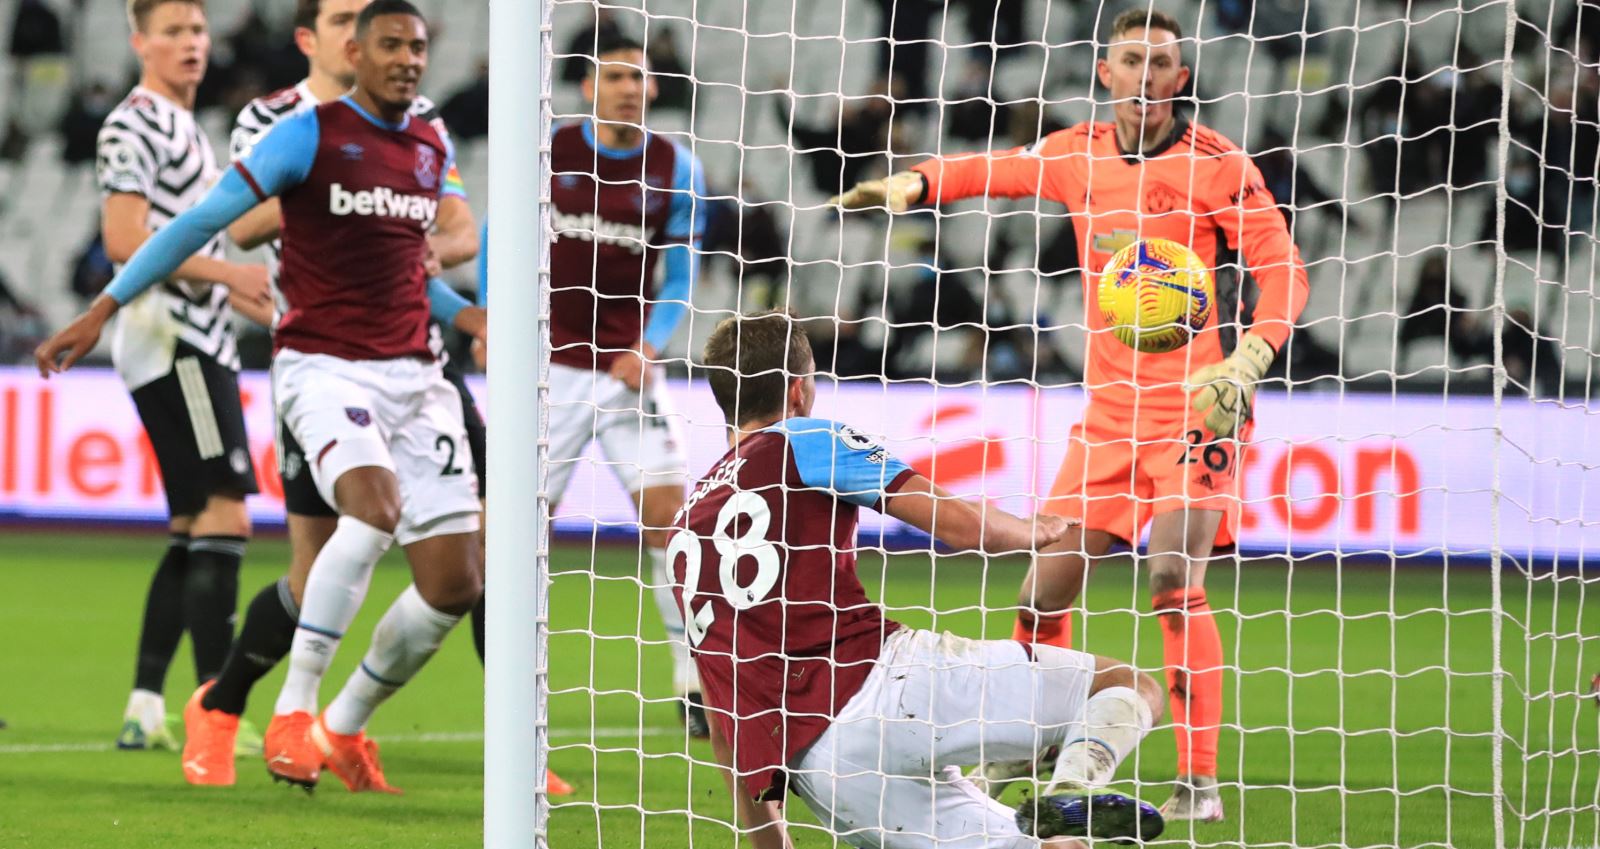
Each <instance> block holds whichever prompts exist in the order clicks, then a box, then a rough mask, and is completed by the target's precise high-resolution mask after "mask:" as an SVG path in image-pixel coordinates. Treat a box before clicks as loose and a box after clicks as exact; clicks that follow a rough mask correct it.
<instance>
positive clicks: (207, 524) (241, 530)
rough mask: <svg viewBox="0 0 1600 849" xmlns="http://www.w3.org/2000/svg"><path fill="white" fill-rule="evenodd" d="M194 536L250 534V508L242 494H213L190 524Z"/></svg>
mask: <svg viewBox="0 0 1600 849" xmlns="http://www.w3.org/2000/svg"><path fill="white" fill-rule="evenodd" d="M191 528H192V532H193V533H194V534H195V535H196V536H230V537H245V538H248V537H249V536H250V530H251V528H250V510H249V508H247V507H245V503H244V496H242V495H233V494H229V495H213V496H211V498H210V500H208V501H207V502H206V507H205V509H204V510H202V511H201V512H200V514H199V515H198V516H196V517H195V519H194V523H193V525H192V526H191Z"/></svg>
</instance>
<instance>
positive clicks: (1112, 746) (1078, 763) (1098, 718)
mask: <svg viewBox="0 0 1600 849" xmlns="http://www.w3.org/2000/svg"><path fill="white" fill-rule="evenodd" d="M1154 725H1155V717H1154V716H1152V715H1151V714H1150V705H1148V704H1146V703H1145V700H1144V699H1142V698H1140V697H1139V693H1138V691H1137V690H1134V689H1133V688H1132V687H1107V688H1106V689H1104V690H1101V691H1099V692H1097V693H1095V694H1094V695H1092V696H1090V697H1089V701H1088V703H1087V704H1085V705H1084V708H1083V725H1082V726H1080V730H1081V734H1079V735H1077V736H1076V737H1074V738H1073V739H1069V740H1067V741H1066V742H1065V743H1063V744H1062V746H1061V756H1060V757H1059V758H1057V759H1056V767H1055V774H1054V776H1053V777H1052V780H1051V784H1050V788H1049V789H1048V790H1046V791H1045V795H1049V794H1051V793H1055V792H1058V791H1059V790H1062V789H1072V790H1092V789H1095V788H1098V787H1103V786H1105V785H1106V783H1107V782H1109V781H1110V780H1111V777H1112V776H1114V775H1116V772H1117V766H1118V765H1119V764H1121V763H1122V761H1123V759H1124V758H1126V757H1127V756H1128V755H1129V753H1131V752H1132V751H1133V750H1134V748H1135V747H1136V746H1138V745H1139V741H1140V740H1143V739H1144V737H1145V735H1146V734H1149V733H1150V728H1151V727H1152V726H1154Z"/></svg>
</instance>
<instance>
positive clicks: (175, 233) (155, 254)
mask: <svg viewBox="0 0 1600 849" xmlns="http://www.w3.org/2000/svg"><path fill="white" fill-rule="evenodd" d="M256 203H257V201H256V196H255V193H254V192H252V191H251V189H250V186H249V185H247V184H246V183H245V181H244V178H243V177H241V176H239V175H238V174H237V173H235V172H234V171H233V170H232V169H229V170H227V171H225V172H223V174H222V179H221V180H220V181H218V183H217V185H216V186H214V187H212V189H211V191H210V192H207V193H206V196H205V197H204V198H201V199H200V202H199V203H197V204H195V205H194V206H191V207H189V208H188V209H187V210H184V212H183V214H181V215H179V216H178V217H177V218H174V219H172V220H171V221H168V222H167V224H166V226H164V227H162V228H161V229H160V230H157V231H156V232H155V233H154V234H153V235H152V236H151V237H150V238H148V239H146V240H145V243H144V244H142V245H140V246H139V249H138V250H137V251H134V252H133V256H131V257H129V258H128V263H127V264H126V265H124V266H122V270H121V271H119V272H117V276H116V277H115V278H113V279H112V281H111V283H110V285H108V286H106V294H107V295H110V296H111V298H112V300H115V301H116V302H117V303H118V304H126V303H127V302H129V301H131V300H133V299H134V298H137V297H138V296H139V295H140V294H142V293H143V292H144V291H145V290H146V289H149V288H150V287H151V286H154V285H155V284H156V283H158V282H160V281H162V280H165V279H167V278H168V277H170V276H172V272H173V271H176V270H177V268H178V266H180V265H183V261H184V260H186V259H188V258H189V257H191V256H193V255H194V252H195V251H198V250H200V249H201V248H202V247H204V246H205V244H206V242H208V241H210V240H211V237H212V236H215V235H216V234H217V233H218V232H220V231H221V230H222V228H224V227H226V226H228V225H229V224H231V223H232V222H233V219H235V218H238V217H239V216H241V215H243V214H245V213H246V212H249V211H250V209H251V208H252V207H254V206H255V205H256Z"/></svg>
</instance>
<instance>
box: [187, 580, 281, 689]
mask: <svg viewBox="0 0 1600 849" xmlns="http://www.w3.org/2000/svg"><path fill="white" fill-rule="evenodd" d="M299 619H300V605H298V604H295V603H294V594H293V593H291V592H289V579H288V578H279V579H278V580H276V581H273V582H272V583H270V584H267V585H266V586H264V587H262V588H261V591H260V592H258V593H256V595H255V598H252V599H251V600H250V606H249V607H247V608H245V613H244V625H243V626H242V627H240V628H239V637H238V639H236V640H234V642H233V649H232V650H231V651H229V652H228V660H227V661H226V662H225V663H223V664H222V674H221V675H218V676H217V683H216V684H214V685H212V686H211V687H210V688H209V689H207V690H206V693H205V697H204V698H203V699H201V702H200V706H201V707H202V708H204V709H206V710H220V711H222V712H223V713H229V714H233V715H234V716H238V715H240V714H242V713H244V706H245V702H246V701H247V700H248V699H249V698H250V688H252V687H254V686H255V684H256V682H257V681H259V680H261V677H262V676H263V675H266V674H267V673H268V672H270V671H272V667H274V666H277V665H278V661H280V660H283V656H284V655H286V654H288V653H289V644H290V643H292V642H293V641H294V631H295V624H296V623H297V622H298V621H299Z"/></svg>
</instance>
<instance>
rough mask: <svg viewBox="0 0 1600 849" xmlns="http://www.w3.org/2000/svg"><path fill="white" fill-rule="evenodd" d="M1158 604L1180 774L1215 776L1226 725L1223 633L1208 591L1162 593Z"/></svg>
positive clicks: (1154, 600)
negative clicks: (1224, 722) (1224, 719)
mask: <svg viewBox="0 0 1600 849" xmlns="http://www.w3.org/2000/svg"><path fill="white" fill-rule="evenodd" d="M1152 601H1153V602H1154V607H1155V610H1156V612H1157V613H1159V614H1160V615H1161V636H1162V638H1163V641H1164V643H1165V649H1166V650H1165V652H1164V655H1165V659H1166V663H1167V692H1168V693H1169V694H1170V698H1171V705H1172V722H1173V725H1174V726H1175V727H1174V729H1173V730H1174V732H1175V733H1176V735H1177V738H1178V774H1179V775H1184V776H1186V775H1205V776H1215V775H1216V774H1217V739H1218V737H1219V736H1220V734H1221V724H1222V635H1221V634H1220V633H1218V631H1217V622H1216V620H1215V619H1213V618H1212V616H1211V605H1210V604H1208V603H1207V602H1206V591H1205V589H1204V588H1202V587H1191V588H1189V589H1186V590H1173V591H1171V592H1165V593H1161V594H1159V595H1157V596H1155V598H1154V599H1152Z"/></svg>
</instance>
